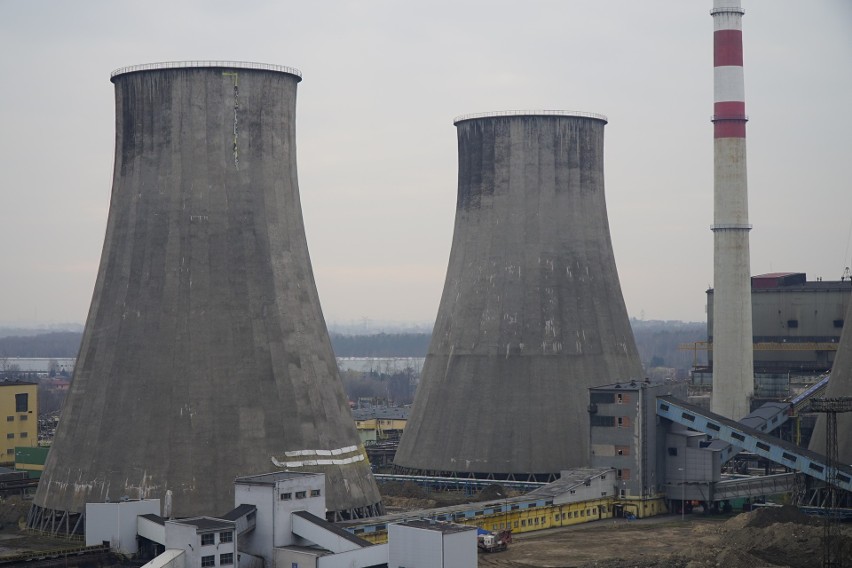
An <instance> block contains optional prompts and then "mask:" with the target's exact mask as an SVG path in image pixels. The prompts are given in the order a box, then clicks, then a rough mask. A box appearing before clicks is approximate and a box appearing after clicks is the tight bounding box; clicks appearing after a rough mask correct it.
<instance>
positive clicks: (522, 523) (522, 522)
mask: <svg viewBox="0 0 852 568" xmlns="http://www.w3.org/2000/svg"><path fill="white" fill-rule="evenodd" d="M521 526H522V527H525V526H527V520H526V519H521Z"/></svg>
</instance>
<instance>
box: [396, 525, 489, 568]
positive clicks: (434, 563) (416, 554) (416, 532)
mask: <svg viewBox="0 0 852 568" xmlns="http://www.w3.org/2000/svg"><path fill="white" fill-rule="evenodd" d="M471 532H475V531H471ZM474 538H475V537H474ZM443 548H444V547H443V539H442V535H441V533H440V532H438V531H433V530H428V529H419V528H413V527H406V526H404V525H398V524H392V525H390V526H388V568H450V567H449V566H446V565H445V564H444V550H443ZM453 568H456V567H455V566H454V567H453ZM458 568H462V567H461V566H459V567H458Z"/></svg>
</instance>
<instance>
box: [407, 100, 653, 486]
mask: <svg viewBox="0 0 852 568" xmlns="http://www.w3.org/2000/svg"><path fill="white" fill-rule="evenodd" d="M455 124H456V127H457V129H458V155H459V181H458V199H457V202H456V219H455V232H454V235H453V244H452V251H451V252H450V260H449V266H448V268H447V278H446V282H445V284H444V292H443V296H442V299H441V304H440V307H439V309H438V317H437V321H436V323H435V329H434V331H433V332H432V342H431V345H430V347H429V353H428V355H427V357H426V362H425V365H424V367H423V374H422V376H421V380H420V386H419V387H418V391H417V395H416V398H415V404H414V407H413V411H412V415H411V418H410V420H409V423H408V425H407V426H406V429H405V432H404V433H403V436H402V440H401V441H400V445H399V451H398V452H397V454H396V458H395V464H396V465H397V466H398V468H399V469H400V471H407V472H411V473H429V474H435V475H450V476H463V477H468V476H469V477H489V478H496V479H540V480H549V479H554V478H556V477H558V475H559V472H560V471H561V470H564V469H566V468H569V467H575V466H583V465H586V463H587V461H588V448H589V445H588V444H589V429H588V416H587V415H586V407H587V402H588V401H587V390H588V388H589V387H592V386H595V385H600V384H605V383H609V382H611V381H612V379H613V378H620V379H629V378H636V377H639V376H641V373H642V365H641V363H640V361H639V355H638V352H637V350H636V345H635V343H634V339H633V333H632V331H631V329H630V322H629V320H628V317H627V310H626V308H625V305H624V299H623V297H622V294H621V287H620V285H619V280H618V272H617V270H616V266H615V259H614V256H613V251H612V242H611V240H610V234H609V223H608V221H607V213H606V203H605V199H604V173H603V133H604V125H605V124H606V119H605V118H604V117H603V116H600V115H594V114H588V113H571V112H558V111H554V112H549V113H544V112H542V113H537V112H506V113H489V114H484V115H472V116H464V117H460V118H458V119H456V121H455Z"/></svg>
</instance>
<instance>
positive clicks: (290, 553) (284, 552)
mask: <svg viewBox="0 0 852 568" xmlns="http://www.w3.org/2000/svg"><path fill="white" fill-rule="evenodd" d="M268 566H270V567H271V568H294V567H295V568H318V567H319V566H320V564H319V554H317V553H314V552H308V551H303V550H293V549H288V548H276V549H275V550H274V551H273V561H272V563H271V564H269V565H268Z"/></svg>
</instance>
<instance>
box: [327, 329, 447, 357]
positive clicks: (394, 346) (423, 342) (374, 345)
mask: <svg viewBox="0 0 852 568" xmlns="http://www.w3.org/2000/svg"><path fill="white" fill-rule="evenodd" d="M431 336H432V334H430V333H392V334H388V333H377V334H373V335H340V334H337V333H332V334H331V345H332V346H333V347H334V354H335V355H336V356H337V357H425V356H426V352H427V351H428V350H429V340H430V338H431Z"/></svg>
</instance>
